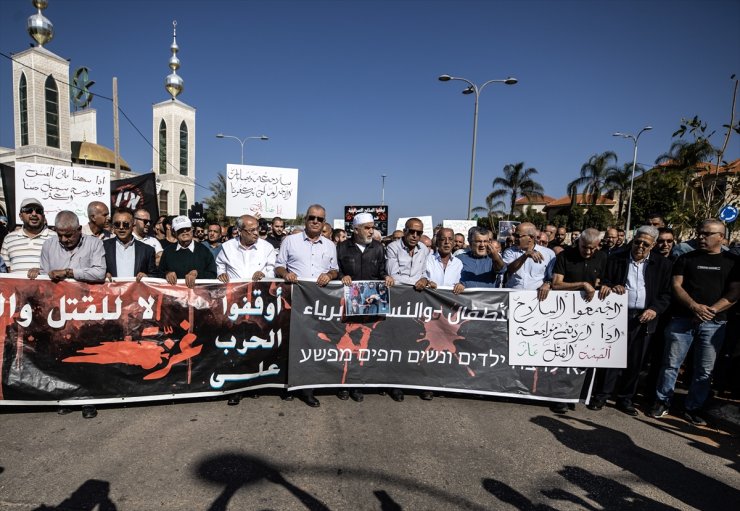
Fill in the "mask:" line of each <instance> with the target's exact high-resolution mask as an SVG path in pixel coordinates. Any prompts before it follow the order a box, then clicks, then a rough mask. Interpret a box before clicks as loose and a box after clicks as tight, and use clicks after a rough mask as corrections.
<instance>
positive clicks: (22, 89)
mask: <svg viewBox="0 0 740 511" xmlns="http://www.w3.org/2000/svg"><path fill="white" fill-rule="evenodd" d="M18 96H19V99H20V108H19V110H20V113H21V145H28V84H27V83H26V74H25V73H21V81H20V83H19V84H18Z"/></svg>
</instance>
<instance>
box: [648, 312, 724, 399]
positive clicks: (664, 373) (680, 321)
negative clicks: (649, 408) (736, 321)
mask: <svg viewBox="0 0 740 511" xmlns="http://www.w3.org/2000/svg"><path fill="white" fill-rule="evenodd" d="M726 324H727V322H726V321H705V322H703V323H696V322H695V321H694V320H693V319H691V318H680V317H674V318H672V319H671V321H670V323H668V326H667V327H666V330H665V350H664V351H663V366H662V367H661V369H660V376H659V377H658V386H657V388H656V389H655V395H656V397H657V398H658V399H659V400H660V401H662V402H664V403H668V402H669V400H670V398H671V396H672V395H673V389H674V387H675V386H676V378H677V377H678V370H679V368H680V367H681V364H682V363H683V361H684V359H685V358H686V354H687V353H688V351H689V348H690V347H691V343H692V342H696V346H695V347H694V370H693V376H692V379H691V386H690V387H689V394H688V396H686V401H685V403H684V407H685V408H686V410H689V411H694V410H698V409H699V408H701V407H702V405H704V402H705V401H706V400H707V398H708V397H709V391H710V386H711V378H712V370H713V369H714V362H715V360H716V359H717V354H718V353H719V351H720V349H721V348H722V341H723V340H724V338H725V327H726Z"/></svg>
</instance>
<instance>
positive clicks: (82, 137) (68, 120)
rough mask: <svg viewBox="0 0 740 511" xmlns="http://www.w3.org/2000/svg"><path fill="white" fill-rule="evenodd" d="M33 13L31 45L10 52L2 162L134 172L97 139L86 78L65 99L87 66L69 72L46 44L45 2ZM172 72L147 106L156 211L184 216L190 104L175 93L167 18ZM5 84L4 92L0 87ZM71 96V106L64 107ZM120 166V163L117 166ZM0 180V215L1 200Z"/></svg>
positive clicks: (188, 191) (189, 190)
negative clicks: (10, 141) (8, 123)
mask: <svg viewBox="0 0 740 511" xmlns="http://www.w3.org/2000/svg"><path fill="white" fill-rule="evenodd" d="M33 5H34V7H35V8H36V9H37V13H36V14H33V15H31V16H30V17H29V18H28V23H27V28H28V33H29V34H30V36H31V37H32V38H33V39H34V41H35V42H36V45H34V46H31V47H30V48H29V49H27V50H24V51H22V52H20V53H15V54H13V89H12V90H13V128H14V134H15V147H14V148H3V147H0V163H2V164H4V165H7V166H10V167H14V166H15V163H16V162H28V163H42V164H54V165H59V166H65V167H75V168H80V167H81V168H97V169H100V168H106V169H109V170H110V173H111V180H113V179H124V178H127V177H133V176H136V175H138V174H139V173H137V172H135V171H134V170H133V169H132V168H131V167H130V165H129V164H128V163H127V162H126V160H124V159H123V158H121V157H120V156H117V155H116V152H115V151H113V150H111V149H109V148H107V147H105V146H103V145H100V144H98V143H97V117H96V111H95V109H93V108H90V106H89V105H90V100H91V99H92V95H91V94H90V93H89V91H87V89H86V88H84V83H82V85H80V86H78V88H76V89H75V90H77V91H78V93H75V94H74V98H70V87H69V86H68V85H67V84H73V85H75V84H78V83H80V78H83V80H82V82H84V81H85V79H86V78H87V77H86V70H85V71H81V70H77V71H76V72H74V73H73V75H72V76H71V75H70V69H69V62H68V61H67V59H65V58H62V57H60V56H58V55H56V54H54V53H52V52H51V51H49V50H48V49H47V48H46V46H47V45H48V43H49V42H50V41H51V40H52V38H53V37H54V27H53V24H52V23H51V21H49V19H48V18H46V17H45V16H44V15H43V13H42V11H43V10H44V9H46V7H47V5H48V0H33ZM170 50H171V52H172V56H171V57H170V60H169V67H170V70H171V71H172V72H171V73H170V74H169V75H168V76H167V77H166V79H165V89H166V90H167V92H168V93H169V95H170V98H169V99H166V100H164V101H162V102H160V103H156V104H154V105H152V141H153V146H154V147H155V149H154V150H152V168H151V172H155V173H156V176H157V193H158V194H159V211H160V214H169V215H177V214H179V215H184V214H187V211H188V209H189V208H190V207H191V206H192V205H193V202H194V201H195V108H193V107H191V106H190V105H187V104H185V103H183V102H182V101H180V100H179V99H177V97H178V96H179V95H180V94H181V93H182V91H183V83H184V82H183V79H182V77H181V76H180V75H178V74H177V70H178V69H179V68H180V60H179V59H178V57H177V52H178V50H179V48H178V46H177V23H176V22H173V35H172V45H171V46H170ZM3 90H7V89H5V88H3ZM70 99H72V101H73V102H74V104H75V107H76V108H75V111H73V112H72V111H71V109H70ZM117 167H118V168H117ZM4 195H5V194H4V191H3V190H2V187H1V185H0V216H4V215H6V212H7V206H6V202H5V201H6V198H5V196H4Z"/></svg>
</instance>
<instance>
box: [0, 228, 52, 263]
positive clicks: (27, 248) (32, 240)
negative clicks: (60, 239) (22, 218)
mask: <svg viewBox="0 0 740 511" xmlns="http://www.w3.org/2000/svg"><path fill="white" fill-rule="evenodd" d="M51 237H56V233H55V232H54V231H52V230H50V229H49V228H48V227H44V229H43V230H42V231H41V232H40V233H38V234H37V235H36V236H33V237H32V236H29V235H28V234H27V233H26V231H25V229H22V228H21V229H18V230H16V231H13V232H9V233H8V235H7V236H5V240H4V241H3V247H2V249H0V257H1V258H2V259H3V261H5V264H6V265H7V266H8V271H9V272H10V273H26V272H28V270H30V269H31V268H39V266H40V261H41V247H42V246H43V245H44V241H46V240H47V239H49V238H51Z"/></svg>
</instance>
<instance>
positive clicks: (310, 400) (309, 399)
mask: <svg viewBox="0 0 740 511" xmlns="http://www.w3.org/2000/svg"><path fill="white" fill-rule="evenodd" d="M303 402H304V403H306V404H307V405H308V406H310V407H311V408H318V407H319V406H321V402H320V401H319V400H318V399H316V397H315V396H313V395H310V396H303Z"/></svg>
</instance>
